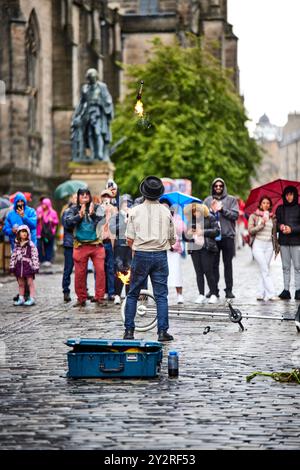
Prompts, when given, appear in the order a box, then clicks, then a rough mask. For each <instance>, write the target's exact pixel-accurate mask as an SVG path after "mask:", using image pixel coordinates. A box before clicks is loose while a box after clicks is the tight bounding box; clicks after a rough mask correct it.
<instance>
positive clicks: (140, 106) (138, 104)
mask: <svg viewBox="0 0 300 470" xmlns="http://www.w3.org/2000/svg"><path fill="white" fill-rule="evenodd" d="M143 86H144V80H141V83H140V89H139V91H138V94H137V97H136V99H137V101H136V104H135V107H134V111H135V112H136V114H138V116H139V117H143V115H144V105H143V102H142V92H143Z"/></svg>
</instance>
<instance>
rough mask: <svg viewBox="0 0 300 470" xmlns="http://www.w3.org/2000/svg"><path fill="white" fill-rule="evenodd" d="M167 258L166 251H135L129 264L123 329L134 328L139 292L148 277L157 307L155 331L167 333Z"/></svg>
mask: <svg viewBox="0 0 300 470" xmlns="http://www.w3.org/2000/svg"><path fill="white" fill-rule="evenodd" d="M168 275H169V268H168V257H167V252H166V251H136V252H135V255H134V258H133V260H132V264H131V276H130V286H129V292H128V295H127V299H126V307H125V328H126V329H133V328H134V326H135V325H134V318H135V315H136V307H137V300H138V297H139V295H140V290H141V289H142V288H143V287H144V285H145V281H146V279H147V277H148V276H150V279H151V282H152V287H153V294H154V297H155V301H156V306H157V330H158V331H167V330H168V328H169V321H168Z"/></svg>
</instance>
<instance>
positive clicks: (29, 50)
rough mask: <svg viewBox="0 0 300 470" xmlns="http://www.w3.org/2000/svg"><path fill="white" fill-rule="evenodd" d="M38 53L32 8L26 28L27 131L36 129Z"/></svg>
mask: <svg viewBox="0 0 300 470" xmlns="http://www.w3.org/2000/svg"><path fill="white" fill-rule="evenodd" d="M39 54H40V33H39V26H38V19H37V16H36V13H35V11H34V10H32V12H31V15H30V17H29V21H28V27H27V30H26V57H27V85H28V90H29V109H28V117H29V119H28V124H29V131H30V132H35V131H37V126H38V119H37V113H38V99H39Z"/></svg>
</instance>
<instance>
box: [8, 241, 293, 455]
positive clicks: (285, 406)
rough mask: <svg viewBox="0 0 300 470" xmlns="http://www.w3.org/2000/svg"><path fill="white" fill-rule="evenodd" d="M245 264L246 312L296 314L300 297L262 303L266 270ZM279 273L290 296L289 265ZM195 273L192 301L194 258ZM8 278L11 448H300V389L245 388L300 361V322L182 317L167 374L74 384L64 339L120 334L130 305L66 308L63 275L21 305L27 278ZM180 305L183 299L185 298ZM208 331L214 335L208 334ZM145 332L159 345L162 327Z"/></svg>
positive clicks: (267, 383) (243, 256)
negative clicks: (175, 356) (18, 297)
mask: <svg viewBox="0 0 300 470" xmlns="http://www.w3.org/2000/svg"><path fill="white" fill-rule="evenodd" d="M234 265H235V270H234V272H235V280H236V281H235V286H234V292H235V294H236V296H237V299H236V300H235V305H238V306H239V308H240V309H241V311H242V312H243V313H246V312H247V313H249V314H254V313H259V312H260V313H264V314H265V313H267V314H270V316H274V315H276V314H277V315H281V314H284V315H287V316H291V317H292V316H294V315H295V312H296V309H297V307H298V303H297V302H295V301H294V300H292V301H289V302H276V303H271V302H268V303H265V302H261V303H260V302H257V301H256V300H255V285H256V282H257V277H258V274H257V268H256V265H255V264H254V263H253V261H252V259H251V254H250V251H249V250H248V248H245V249H244V250H241V251H238V253H237V257H236V258H235V261H234ZM57 271H59V267H58V268H57ZM272 271H273V277H274V280H275V284H276V287H277V290H278V292H279V291H280V290H281V287H282V279H281V265H280V260H276V262H275V263H273V266H272ZM184 273H185V288H184V297H185V300H186V302H187V303H188V304H189V305H191V306H192V301H193V300H194V298H195V296H196V294H195V293H196V282H195V279H194V275H193V270H192V266H191V262H190V259H189V258H188V259H187V260H184ZM7 281H9V279H4V280H2V281H1V282H2V284H3V286H2V287H1V288H0V293H1V313H0V403H1V405H0V422H1V427H0V446H1V448H2V449H299V446H300V402H299V398H298V397H299V386H297V385H295V384H282V383H277V382H275V381H273V380H272V379H271V378H266V377H257V378H255V379H254V380H253V381H252V382H251V383H247V382H246V376H247V375H248V374H250V373H252V372H253V371H256V370H263V371H280V370H290V369H292V368H294V367H299V366H300V335H297V333H296V328H295V326H294V323H293V322H284V321H283V322H280V321H268V320H258V319H256V320H243V324H244V326H245V328H246V330H245V331H244V332H243V333H241V332H240V331H239V329H238V326H237V325H236V324H233V323H231V322H230V321H228V320H227V319H217V320H216V319H212V318H209V317H207V318H203V317H201V318H197V319H184V318H182V317H179V318H178V317H176V316H175V315H172V316H170V332H171V333H172V334H174V336H175V341H174V342H172V344H166V345H165V346H164V358H163V363H162V370H161V374H160V376H159V377H158V378H154V379H149V380H121V379H111V380H109V379H83V380H72V379H68V378H67V377H66V372H67V356H66V354H67V352H68V351H69V348H68V347H67V346H66V345H65V344H64V342H65V340H66V339H67V338H69V337H77V336H78V337H80V336H81V337H100V338H121V337H122V334H123V325H122V322H121V317H120V313H119V308H116V307H114V306H113V305H110V306H109V307H106V308H99V307H95V305H94V304H89V305H88V307H87V309H86V310H79V309H74V308H73V307H72V305H68V304H67V305H65V304H64V303H63V301H62V294H61V273H60V272H56V273H54V274H53V275H40V276H38V277H37V293H38V295H37V300H38V303H37V305H36V306H34V307H31V308H30V309H25V308H20V309H17V308H16V307H14V306H13V305H12V300H11V299H12V297H13V296H14V295H15V293H16V283H15V282H7ZM89 283H90V284H91V283H92V276H89ZM221 288H224V286H222V284H221ZM91 290H92V284H91ZM293 292H294V290H292V293H293ZM73 297H74V295H73ZM74 300H75V299H74ZM169 300H170V304H174V302H175V296H174V292H171V293H170V297H169ZM222 300H223V299H221V301H222ZM207 325H210V327H211V331H210V333H209V334H207V335H203V334H202V333H203V328H204V327H205V326H207ZM136 337H137V339H142V338H145V339H147V340H156V339H157V337H156V332H155V331H154V330H151V331H148V332H146V333H137V334H136ZM169 349H176V350H177V351H179V353H180V375H179V377H178V379H169V378H168V374H167V352H168V350H169Z"/></svg>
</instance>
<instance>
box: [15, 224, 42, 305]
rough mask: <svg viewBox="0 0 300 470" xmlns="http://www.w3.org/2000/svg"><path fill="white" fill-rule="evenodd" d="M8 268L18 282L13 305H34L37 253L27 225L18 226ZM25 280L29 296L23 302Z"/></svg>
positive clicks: (37, 264) (37, 267) (37, 263)
mask: <svg viewBox="0 0 300 470" xmlns="http://www.w3.org/2000/svg"><path fill="white" fill-rule="evenodd" d="M9 268H10V272H11V273H14V275H15V276H16V278H17V281H18V284H19V298H18V300H16V301H15V302H14V305H34V304H35V300H34V297H35V287H34V276H35V274H36V273H37V272H38V270H39V255H38V251H37V249H36V247H35V245H34V243H33V242H32V241H31V237H30V230H29V227H27V225H20V226H19V227H18V230H17V236H16V240H15V247H14V250H13V252H12V255H11V259H10V266H9ZM26 281H27V284H28V286H29V292H30V297H29V299H28V300H26V302H25V299H24V293H25V283H26Z"/></svg>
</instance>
